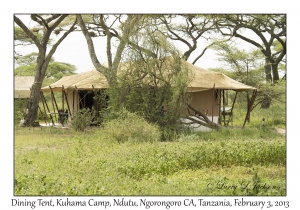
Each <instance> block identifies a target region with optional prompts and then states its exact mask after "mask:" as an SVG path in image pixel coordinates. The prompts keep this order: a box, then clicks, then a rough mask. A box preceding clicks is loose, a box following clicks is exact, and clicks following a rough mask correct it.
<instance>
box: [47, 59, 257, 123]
mask: <svg viewBox="0 0 300 210" xmlns="http://www.w3.org/2000/svg"><path fill="white" fill-rule="evenodd" d="M186 63H187V67H188V70H189V71H190V72H192V74H193V75H192V80H191V82H190V83H189V85H188V87H187V91H188V92H189V93H190V97H189V98H190V100H189V110H188V111H187V112H186V115H187V116H188V119H190V120H193V119H195V117H196V118H198V120H199V119H200V120H202V121H207V120H208V119H209V120H208V121H211V122H213V123H216V124H222V119H223V123H224V124H228V122H229V121H230V117H231V116H232V109H233V107H230V108H228V107H225V105H224V103H223V101H222V97H223V99H224V91H225V90H234V91H236V92H240V91H256V88H254V87H251V86H248V85H245V84H242V83H240V82H237V81H235V80H233V79H231V78H229V77H228V76H226V75H224V74H222V73H216V72H212V71H209V70H206V69H202V68H200V67H197V66H195V65H192V64H190V63H188V62H186ZM106 88H108V83H107V80H106V78H105V77H104V75H102V74H101V73H100V72H98V71H97V70H95V69H94V70H90V71H87V72H83V73H80V74H77V75H71V76H64V77H63V78H61V79H60V80H58V81H57V82H55V83H53V84H51V85H49V86H47V87H43V88H42V91H43V92H50V93H53V92H62V94H63V95H64V96H63V99H64V100H65V102H63V106H64V107H65V108H64V109H66V108H67V109H68V114H69V116H70V117H72V114H73V113H74V112H75V111H78V110H79V109H81V108H87V107H89V108H91V107H94V108H95V109H96V110H99V109H101V107H99V104H97V103H96V102H95V96H96V94H95V91H99V90H103V89H106ZM252 99H253V100H254V99H255V97H252ZM64 104H66V105H64ZM248 112H250V110H247V114H248ZM199 116H200V118H199ZM201 116H202V118H201ZM226 116H227V117H229V119H225V117H226Z"/></svg>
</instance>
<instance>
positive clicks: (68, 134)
mask: <svg viewBox="0 0 300 210" xmlns="http://www.w3.org/2000/svg"><path fill="white" fill-rule="evenodd" d="M230 132H231V133H230ZM232 132H234V131H230V130H226V131H225V130H224V131H220V132H216V131H214V132H209V133H204V134H202V133H201V134H195V133H191V134H186V135H184V136H181V137H180V138H181V139H180V138H178V140H175V141H174V142H156V143H149V142H139V143H137V142H135V141H127V142H124V143H122V144H119V143H118V142H116V141H108V140H107V138H106V136H104V135H103V133H102V132H101V130H87V131H85V133H78V132H75V131H73V130H60V129H55V128H43V129H42V130H41V129H40V128H30V129H29V128H16V130H15V165H14V167H15V173H14V180H15V181H14V190H15V195H235V194H238V195H251V194H253V193H254V192H253V191H252V190H251V189H249V190H250V191H249V190H243V189H242V188H241V189H239V190H237V191H232V190H227V189H224V190H219V189H211V188H209V189H208V188H207V185H208V184H209V183H215V182H218V181H220V180H221V181H223V182H225V183H227V184H230V183H231V184H239V183H241V182H250V185H253V186H254V184H255V183H254V182H253V181H252V178H253V176H254V175H255V173H257V175H258V176H259V177H260V179H261V180H262V181H263V183H267V185H271V186H275V189H272V190H261V191H259V192H256V194H257V195H284V194H285V165H286V147H285V139H284V136H281V135H280V134H276V133H274V138H267V137H266V138H259V139H255V138H252V136H250V135H247V132H252V131H251V129H250V130H248V129H245V130H244V131H239V132H245V133H244V134H243V135H244V137H243V138H237V137H235V138H232V139H230V136H232ZM238 135H241V134H238V133H237V134H236V136H238ZM243 135H242V136H243ZM190 136H192V137H190ZM205 136H206V137H205ZM220 136H227V139H226V138H224V139H218V138H219V137H220ZM254 169H257V170H254ZM255 171H256V172H255ZM250 185H249V186H250ZM252 188H253V187H252Z"/></svg>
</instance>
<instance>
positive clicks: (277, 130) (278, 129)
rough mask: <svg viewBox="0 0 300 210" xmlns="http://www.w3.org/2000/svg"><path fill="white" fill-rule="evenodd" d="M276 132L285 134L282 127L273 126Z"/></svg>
mask: <svg viewBox="0 0 300 210" xmlns="http://www.w3.org/2000/svg"><path fill="white" fill-rule="evenodd" d="M275 130H276V132H277V133H280V134H282V135H286V130H285V129H282V128H275Z"/></svg>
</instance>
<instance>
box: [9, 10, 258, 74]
mask: <svg viewBox="0 0 300 210" xmlns="http://www.w3.org/2000/svg"><path fill="white" fill-rule="evenodd" d="M18 17H19V18H20V19H21V20H22V21H23V22H24V23H26V24H25V25H26V26H28V27H29V26H30V27H32V26H34V25H35V22H34V21H31V20H30V18H29V16H28V15H18ZM247 35H248V36H249V35H250V34H249V33H248V34H247ZM252 38H254V39H255V38H256V37H255V36H252ZM93 41H94V46H95V50H96V54H97V56H98V59H99V61H100V62H103V63H104V62H106V61H107V56H106V51H105V50H106V38H104V37H101V38H93ZM258 41H259V40H258ZM237 43H239V44H238V47H239V48H241V49H245V50H250V49H255V47H253V46H252V45H250V44H248V43H247V42H244V41H241V40H237ZM177 45H178V46H179V50H181V51H184V50H186V49H187V47H186V46H185V45H183V44H182V43H178V42H177ZM207 45H208V44H207V43H205V41H203V39H199V44H198V45H197V46H198V49H197V50H196V51H195V52H193V53H192V55H191V58H190V59H189V62H192V59H193V58H196V57H197V56H198V55H199V54H200V52H201V51H202V50H203V49H204V47H206V46H207ZM49 49H50V47H49ZM15 50H16V51H17V52H20V53H21V54H22V55H26V54H28V53H31V52H37V48H36V46H35V45H31V46H25V47H22V46H18V47H16V48H15ZM53 57H54V59H55V61H58V62H66V63H70V64H72V65H74V66H76V72H77V73H80V72H84V71H88V70H91V69H94V66H93V63H92V61H91V59H90V56H89V52H88V47H87V43H86V40H85V37H84V36H83V34H82V32H77V31H76V32H72V33H70V34H69V35H68V36H67V37H66V38H65V39H64V40H63V42H62V43H61V44H60V45H59V46H58V48H57V50H56V52H55V53H54V56H53ZM195 65H197V66H199V67H201V68H205V69H208V68H217V67H221V66H222V63H220V62H219V61H218V56H216V53H215V51H213V50H210V49H208V50H207V51H206V52H205V54H204V55H203V56H202V57H201V58H200V59H199V60H198V61H197V62H196V64H195Z"/></svg>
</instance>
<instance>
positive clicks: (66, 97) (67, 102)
mask: <svg viewBox="0 0 300 210" xmlns="http://www.w3.org/2000/svg"><path fill="white" fill-rule="evenodd" d="M62 91H63V92H64V96H65V99H66V104H67V107H68V113H69V115H70V117H71V119H72V113H71V109H70V105H69V101H68V94H67V93H66V91H65V88H64V86H63V85H62Z"/></svg>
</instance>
